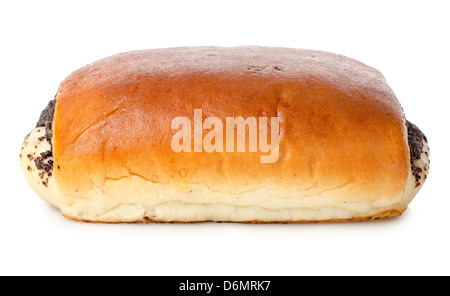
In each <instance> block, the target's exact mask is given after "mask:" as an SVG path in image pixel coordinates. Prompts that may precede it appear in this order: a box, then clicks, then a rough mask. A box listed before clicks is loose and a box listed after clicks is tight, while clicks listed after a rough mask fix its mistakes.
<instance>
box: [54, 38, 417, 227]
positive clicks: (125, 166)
mask: <svg viewBox="0 0 450 296" xmlns="http://www.w3.org/2000/svg"><path fill="white" fill-rule="evenodd" d="M195 108H201V109H202V110H203V119H204V118H206V117H208V116H215V117H219V118H221V119H222V120H223V121H224V122H225V118H226V117H230V116H231V117H237V116H242V117H244V118H247V117H251V116H254V117H260V116H265V117H272V116H278V117H279V118H280V121H281V123H280V124H281V128H280V132H281V138H280V156H279V160H278V161H277V162H276V163H273V164H261V163H260V156H261V155H262V154H261V153H259V152H258V153H237V152H236V153H229V152H223V153H219V152H216V153H206V152H202V153H175V152H174V151H172V149H171V146H170V141H171V138H172V135H173V134H174V133H175V131H174V130H172V129H171V120H172V119H173V118H175V117H178V116H184V117H188V118H190V119H191V121H192V122H193V118H192V117H193V110H194V109H195ZM53 129H54V136H53V143H54V158H55V164H56V165H57V166H55V173H54V177H55V180H56V182H57V183H58V188H59V191H60V192H61V193H62V194H65V195H71V196H79V197H83V196H84V195H85V194H86V192H88V191H91V190H93V189H94V188H100V190H101V188H103V185H104V184H105V182H106V181H107V180H119V179H121V178H124V177H127V176H130V175H132V176H140V177H142V178H144V179H145V180H148V181H149V182H155V183H164V184H170V186H172V187H173V188H176V190H178V191H180V192H183V191H188V190H190V185H191V184H204V185H205V186H207V188H209V189H210V190H212V191H217V192H231V193H239V192H244V191H249V190H256V189H258V188H262V187H264V188H268V189H282V190H286V191H288V192H299V191H304V192H308V194H309V196H314V195H315V194H316V195H320V194H321V193H323V192H327V191H330V190H335V191H336V194H335V197H334V198H335V201H336V202H337V203H339V202H344V201H347V202H352V201H356V202H357V201H361V200H364V201H368V202H374V203H376V202H378V201H380V200H385V201H386V200H388V201H389V200H392V201H394V200H397V201H398V200H399V199H400V197H401V196H402V192H403V191H404V188H405V184H406V182H407V178H408V172H409V169H410V165H409V150H408V144H407V134H406V128H405V119H404V115H403V112H402V109H401V107H400V104H399V102H398V101H397V99H396V97H395V95H394V93H393V92H392V90H391V89H390V88H389V87H388V85H387V84H386V81H385V79H384V78H383V76H382V75H381V74H380V73H379V72H378V71H377V70H374V69H373V68H370V67H368V66H366V65H364V64H362V63H360V62H358V61H355V60H353V59H349V58H346V57H343V56H340V55H336V54H331V53H326V52H320V51H310V50H300V49H286V48H267V47H237V48H218V47H201V48H172V49H160V50H146V51H136V52H130V53H124V54H119V55H116V56H113V57H110V58H106V59H103V60H100V61H98V62H95V63H93V64H90V65H88V66H86V67H84V68H82V69H80V70H78V71H76V72H74V73H73V74H72V75H70V76H69V77H68V78H67V79H66V80H65V81H64V82H63V83H62V84H61V86H60V88H59V92H58V95H57V104H56V112H55V119H54V127H53ZM269 133H270V132H269ZM338 189H339V190H338ZM338 191H339V192H338ZM354 219H358V218H354Z"/></svg>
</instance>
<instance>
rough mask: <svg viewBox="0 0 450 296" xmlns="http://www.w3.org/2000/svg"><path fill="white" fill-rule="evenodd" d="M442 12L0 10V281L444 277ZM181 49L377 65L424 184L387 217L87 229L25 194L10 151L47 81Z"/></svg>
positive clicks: (447, 200) (372, 4)
mask: <svg viewBox="0 0 450 296" xmlns="http://www.w3.org/2000/svg"><path fill="white" fill-rule="evenodd" d="M447 3H449V1H380V0H378V1H305V2H301V1H280V0H278V1H272V2H268V1H244V0H240V1H230V0H228V1H222V2H219V1H192V0H191V1H159V2H158V3H156V2H155V3H153V2H150V1H130V0H128V1H120V2H119V1H71V2H69V1H2V2H1V4H0V32H1V35H0V42H1V46H0V61H1V63H0V79H1V80H0V81H1V102H2V107H1V108H0V110H1V111H0V112H1V116H0V117H1V119H0V120H1V126H2V127H3V137H2V144H1V145H0V149H1V154H0V155H1V156H2V157H3V158H2V169H1V179H0V180H1V188H2V192H1V212H0V274H1V275H444V274H445V275H449V274H450V272H449V271H450V270H449V269H450V237H449V226H450V196H449V195H450V194H449V191H448V182H449V175H450V173H449V168H450V161H449V156H448V151H449V149H450V140H449V132H448V130H447V129H446V128H447V126H448V125H449V124H448V119H449V117H450V112H449V110H448V109H449V99H450V98H449V91H448V89H449V84H450V72H449V69H450V59H449V52H450V46H449V41H448V40H449V32H450V30H449V29H450V17H449V15H450V7H449V5H447ZM186 45H193V46H194V45H195V46H197V45H220V46H234V45H267V46H284V47H297V48H310V49H320V50H326V51H331V52H337V53H340V54H344V55H347V56H350V57H352V58H356V59H358V60H360V61H362V62H364V63H366V64H368V65H370V66H372V67H375V68H377V69H378V70H380V71H381V72H382V73H383V74H384V75H385V77H386V79H387V81H388V83H389V84H390V86H391V87H392V89H393V90H394V91H395V93H396V94H397V97H398V99H399V100H400V102H401V104H402V106H403V108H404V110H405V113H406V115H407V118H408V119H409V120H410V121H412V122H413V123H415V124H417V125H418V126H419V127H420V128H421V129H422V130H423V131H424V132H425V134H426V135H427V137H428V139H429V143H430V147H431V172H430V175H429V178H428V180H427V182H426V184H425V186H424V187H423V188H422V190H421V192H420V193H419V194H418V196H417V197H416V199H415V200H414V201H413V202H412V203H411V204H410V207H409V209H408V210H407V211H406V212H405V213H404V214H403V215H402V216H401V217H399V218H395V219H391V220H386V221H378V222H363V223H350V224H349V223H347V224H309V225H241V224H225V223H222V224H214V223H208V224H194V225H172V224H147V225H145V224H144V225H96V224H85V223H78V222H73V221H70V220H67V219H66V218H64V217H62V216H61V214H60V212H59V211H58V210H56V209H55V208H52V207H51V206H49V205H48V204H46V203H45V202H44V201H42V200H41V199H39V198H38V196H37V195H36V194H35V193H34V192H33V191H32V189H31V188H30V187H29V186H28V185H27V183H26V180H25V178H24V177H23V175H22V173H21V171H20V167H19V150H20V146H21V144H22V141H23V138H24V136H25V135H26V134H27V133H28V132H29V131H30V130H31V129H32V128H33V127H34V125H35V123H36V121H37V119H38V117H39V114H40V111H41V110H42V109H43V108H44V107H45V106H46V104H47V102H48V101H49V100H51V99H52V98H53V96H54V95H55V93H56V90H57V88H58V85H59V83H60V82H61V81H62V80H63V79H64V78H65V77H66V76H67V75H68V74H70V73H71V72H72V71H74V70H76V69H78V68H80V67H82V66H84V65H86V64H87V63H90V62H93V61H95V60H97V59H100V58H103V57H106V56H109V55H112V54H115V53H119V52H123V51H129V50H136V49H146V48H161V47H172V46H186ZM381 173H382V172H380V174H381Z"/></svg>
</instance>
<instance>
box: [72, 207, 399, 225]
mask: <svg viewBox="0 0 450 296" xmlns="http://www.w3.org/2000/svg"><path fill="white" fill-rule="evenodd" d="M403 212H404V211H399V210H385V211H382V212H379V213H376V214H373V215H369V216H360V217H351V218H333V219H325V220H292V221H290V220H284V221H277V220H274V221H264V220H246V221H215V220H201V221H200V220H199V221H181V220H174V221H161V220H157V219H151V218H144V219H143V220H136V221H127V222H117V221H115V222H108V221H96V220H89V219H80V218H77V217H73V216H69V215H67V214H63V216H64V217H66V218H68V219H70V220H73V221H77V222H85V223H97V224H100V223H101V224H123V223H125V224H137V223H140V224H143V223H154V224H159V223H163V224H192V223H208V222H210V223H211V222H213V223H244V224H315V223H344V222H360V221H372V220H380V219H387V218H394V217H398V216H400V215H401V214H403Z"/></svg>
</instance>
